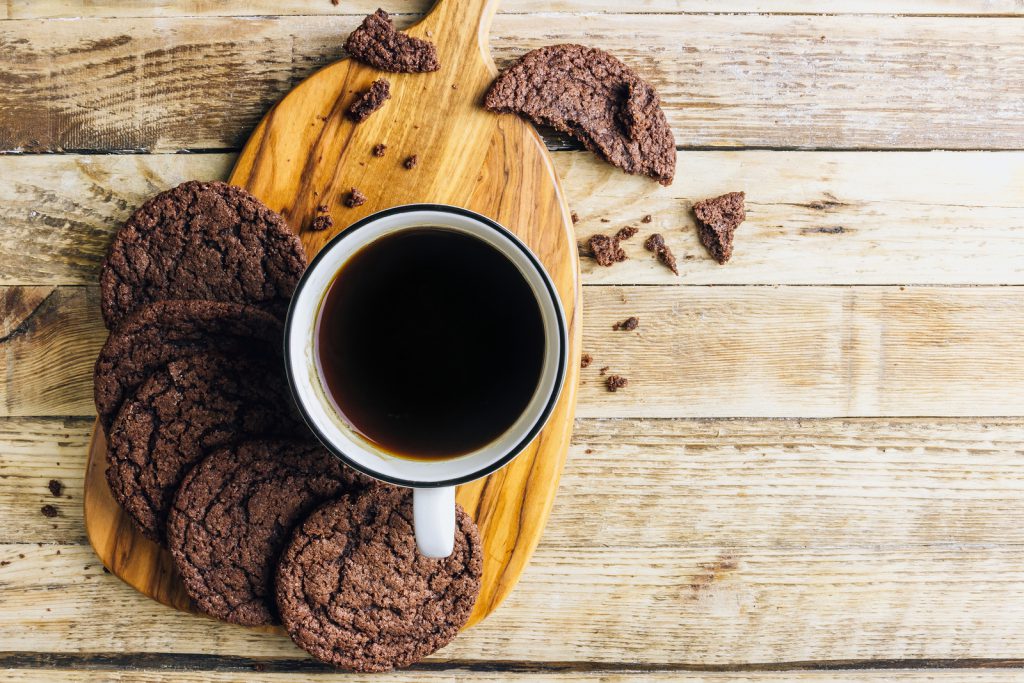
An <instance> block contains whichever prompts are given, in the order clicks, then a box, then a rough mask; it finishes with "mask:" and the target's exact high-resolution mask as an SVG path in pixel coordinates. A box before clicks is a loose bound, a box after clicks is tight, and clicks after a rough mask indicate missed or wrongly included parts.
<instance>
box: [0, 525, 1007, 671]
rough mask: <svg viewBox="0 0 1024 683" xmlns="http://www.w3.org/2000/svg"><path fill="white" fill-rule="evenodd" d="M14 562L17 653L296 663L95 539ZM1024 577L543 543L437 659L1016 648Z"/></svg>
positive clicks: (936, 555) (944, 564)
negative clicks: (186, 604) (102, 555)
mask: <svg viewBox="0 0 1024 683" xmlns="http://www.w3.org/2000/svg"><path fill="white" fill-rule="evenodd" d="M58 553H59V554H58ZM19 554H23V555H25V557H24V558H21V557H19ZM0 560H2V561H8V562H10V563H11V564H9V565H7V566H4V567H3V568H2V569H0V583H2V585H3V589H4V603H3V609H2V611H0V642H3V643H4V645H5V649H7V650H27V651H39V650H45V651H58V652H76V651H83V650H85V651H91V652H96V651H100V652H103V651H106V652H119V651H127V652H144V651H156V652H171V653H174V652H202V653H207V654H237V653H253V652H258V653H260V655H261V656H263V657H268V658H275V657H284V658H289V659H294V658H295V657H296V650H295V649H294V647H293V646H292V645H291V642H290V641H289V640H287V639H286V638H283V637H280V636H274V635H272V634H266V633H261V632H258V631H254V630H250V629H244V628H239V627H237V626H232V625H228V624H217V623H214V622H213V621H212V620H208V619H205V618H202V617H195V616H190V615H186V614H183V613H178V612H175V611H173V610H170V609H167V608H163V607H161V606H160V605H158V604H156V603H154V602H152V601H150V600H148V599H146V598H143V597H142V596H140V595H139V594H137V593H135V592H134V591H133V590H132V589H130V588H128V587H127V586H125V585H123V584H121V583H120V582H119V581H118V580H117V579H115V578H114V577H112V576H110V575H107V574H105V573H104V572H103V571H102V569H100V568H99V567H98V566H97V563H96V560H95V556H94V555H93V554H92V550H91V549H90V548H89V547H87V546H79V545H73V546H68V545H47V546H43V547H38V546H33V545H14V546H0ZM1020 573H1021V559H1020V547H1019V546H1013V547H1009V546H1001V547H985V548H978V547H971V546H961V545H956V544H950V545H948V546H920V547H907V548H899V549H888V548H863V549H856V550H845V549H821V550H818V549H813V548H807V549H805V548H778V549H773V548H744V547H733V546H729V547H722V548H706V549H699V550H691V549H688V548H678V547H670V548H657V549H651V548H641V549H605V548H602V547H600V544H599V542H595V543H592V544H590V545H588V546H587V547H576V548H565V549H561V548H552V547H550V546H548V545H546V544H543V545H542V546H541V547H540V548H539V549H538V551H537V553H536V555H535V557H534V560H533V562H532V563H531V565H530V567H529V569H528V570H527V572H526V574H525V575H524V577H523V581H522V582H521V584H520V586H519V587H518V589H517V590H516V591H515V592H514V593H513V594H512V596H511V597H510V598H509V599H508V600H507V601H506V603H505V605H504V606H503V607H502V609H500V610H498V611H497V612H496V613H495V614H494V615H492V616H491V618H489V619H488V620H487V621H485V622H483V623H482V624H480V625H478V626H477V627H476V628H474V629H473V630H471V631H469V632H467V633H465V634H463V635H462V636H461V637H460V638H459V639H457V640H456V641H455V642H454V643H452V644H451V645H449V646H448V647H447V648H445V649H444V650H442V651H441V652H440V653H439V654H438V656H437V658H439V659H469V660H477V661H488V660H499V661H509V660H512V661H593V662H634V661H644V662H650V663H670V662H687V663H691V664H695V665H725V664H730V665H735V664H744V663H765V662H785V661H813V660H829V659H833V660H835V659H838V660H846V659H867V658H876V659H898V658H908V659H927V658H933V657H937V658H964V657H966V658H995V657H1002V656H1005V654H1006V653H1007V652H1018V651H1020V649H1021V647H1024V633H1022V630H1021V629H1020V624H1021V623H1022V620H1024V597H1022V596H1021V594H1020V591H1019V581H1020Z"/></svg>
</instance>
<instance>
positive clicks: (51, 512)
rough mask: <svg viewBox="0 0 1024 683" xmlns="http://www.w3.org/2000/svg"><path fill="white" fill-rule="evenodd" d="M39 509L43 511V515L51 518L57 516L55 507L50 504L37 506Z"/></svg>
mask: <svg viewBox="0 0 1024 683" xmlns="http://www.w3.org/2000/svg"><path fill="white" fill-rule="evenodd" d="M39 511H40V512H41V513H43V517H49V518H51V519H52V518H54V517H56V516H57V508H55V507H54V506H52V505H44V506H43V507H41V508H39Z"/></svg>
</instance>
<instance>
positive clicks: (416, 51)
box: [345, 9, 441, 73]
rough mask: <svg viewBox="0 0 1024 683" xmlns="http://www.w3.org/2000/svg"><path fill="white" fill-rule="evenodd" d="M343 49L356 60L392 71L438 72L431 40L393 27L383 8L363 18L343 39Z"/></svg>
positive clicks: (435, 54)
mask: <svg viewBox="0 0 1024 683" xmlns="http://www.w3.org/2000/svg"><path fill="white" fill-rule="evenodd" d="M345 51H346V52H348V54H349V56H351V57H352V58H353V59H355V60H356V61H359V62H362V63H363V64H369V65H370V66H372V67H374V68H375V69H380V70H381V71H390V72H392V73H421V72H425V71H437V70H438V69H440V68H441V63H440V62H439V61H438V60H437V48H436V47H435V46H434V44H433V43H431V42H429V41H426V40H422V39H420V38H413V37H412V36H407V35H405V34H404V33H400V32H399V31H396V30H395V26H394V24H392V23H391V17H389V16H388V13H387V12H385V11H384V10H382V9H378V10H377V11H376V12H374V13H373V14H371V15H369V16H368V17H366V18H365V19H363V23H362V24H360V25H359V28H357V29H356V30H355V31H353V32H352V33H351V34H349V37H348V39H346V40H345Z"/></svg>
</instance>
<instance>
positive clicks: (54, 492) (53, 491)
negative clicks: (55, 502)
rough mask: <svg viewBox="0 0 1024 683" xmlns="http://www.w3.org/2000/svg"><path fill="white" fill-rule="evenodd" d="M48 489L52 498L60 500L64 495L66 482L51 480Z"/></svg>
mask: <svg viewBox="0 0 1024 683" xmlns="http://www.w3.org/2000/svg"><path fill="white" fill-rule="evenodd" d="M46 488H48V489H50V495H51V496H53V497H54V498H60V494H62V493H64V482H62V481H61V480H60V479H51V480H50V482H49V483H48V484H47V485H46Z"/></svg>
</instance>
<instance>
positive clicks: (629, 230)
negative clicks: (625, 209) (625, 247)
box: [615, 225, 640, 242]
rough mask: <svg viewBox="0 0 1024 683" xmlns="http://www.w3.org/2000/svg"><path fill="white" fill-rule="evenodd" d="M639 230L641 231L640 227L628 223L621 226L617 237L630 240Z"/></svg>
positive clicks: (616, 234)
mask: <svg viewBox="0 0 1024 683" xmlns="http://www.w3.org/2000/svg"><path fill="white" fill-rule="evenodd" d="M638 232H640V228H638V227H636V226H634V225H627V226H626V227H624V228H619V231H618V232H617V233H615V239H617V240H619V241H620V242H621V241H623V240H628V239H629V238H630V237H632V236H633V235H635V234H637V233H638Z"/></svg>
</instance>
